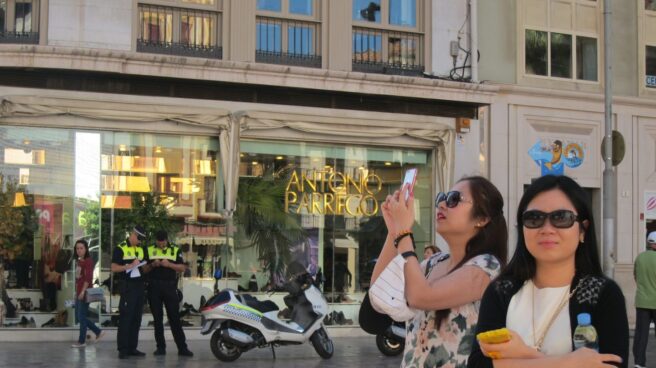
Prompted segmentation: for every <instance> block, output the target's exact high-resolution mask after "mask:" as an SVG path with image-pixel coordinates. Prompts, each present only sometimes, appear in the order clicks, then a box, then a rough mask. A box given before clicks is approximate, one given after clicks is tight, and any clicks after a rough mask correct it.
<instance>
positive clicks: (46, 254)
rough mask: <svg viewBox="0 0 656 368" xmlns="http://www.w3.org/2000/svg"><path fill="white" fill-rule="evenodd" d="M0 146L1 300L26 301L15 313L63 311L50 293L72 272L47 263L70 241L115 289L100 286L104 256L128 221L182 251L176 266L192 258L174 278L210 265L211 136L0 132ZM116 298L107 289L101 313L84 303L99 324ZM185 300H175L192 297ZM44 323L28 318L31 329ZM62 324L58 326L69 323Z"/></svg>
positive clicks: (216, 223) (68, 290)
mask: <svg viewBox="0 0 656 368" xmlns="http://www.w3.org/2000/svg"><path fill="white" fill-rule="evenodd" d="M0 147H3V148H4V149H1V150H0V178H1V179H0V181H1V183H2V184H1V185H0V223H2V224H3V225H4V229H5V231H3V232H0V268H3V267H4V270H5V271H7V270H9V271H8V272H1V273H0V277H4V281H6V283H5V286H7V292H8V294H9V297H11V298H13V299H14V300H17V299H16V298H17V297H20V298H28V297H29V298H32V301H31V303H29V301H28V302H26V303H25V304H24V305H22V307H23V308H22V309H23V311H34V310H35V309H39V310H40V311H41V312H54V311H57V310H63V309H64V308H65V306H64V299H65V298H60V297H59V296H61V295H73V293H74V288H75V285H74V281H75V277H68V276H66V277H64V276H63V275H67V274H68V273H67V272H68V271H72V270H74V267H72V268H63V269H61V270H59V271H57V272H55V270H56V269H57V262H56V259H57V254H58V252H59V250H60V249H72V248H73V245H74V243H75V240H76V239H81V238H83V239H86V240H87V241H88V242H89V251H90V254H91V257H92V259H93V261H94V270H93V279H94V280H99V281H100V282H104V281H106V282H107V284H106V285H107V287H108V288H109V287H117V285H112V284H111V282H110V280H111V279H110V276H111V272H110V270H109V267H110V259H111V253H112V251H113V250H114V247H115V246H116V245H117V244H118V243H120V242H121V241H123V240H125V238H126V230H128V229H130V228H132V227H133V226H134V225H135V223H138V222H141V224H142V225H144V226H145V227H146V230H147V231H148V233H149V234H152V232H153V231H155V230H158V229H165V230H168V233H169V238H170V240H171V241H172V242H174V243H176V244H178V245H179V246H181V247H183V248H184V247H185V244H187V246H186V249H187V250H188V251H185V252H186V253H185V257H190V258H186V259H194V260H198V261H194V262H192V263H191V264H190V265H189V266H190V270H191V271H192V272H193V273H192V274H190V275H187V277H185V278H184V279H188V278H190V277H191V276H192V275H193V277H197V276H198V274H199V270H201V271H202V272H204V275H207V276H209V275H210V271H211V270H212V268H213V267H219V265H218V264H217V265H215V266H214V265H212V262H211V259H212V257H213V256H216V254H218V246H217V245H218V244H219V243H220V242H223V244H225V231H224V230H225V228H223V229H222V228H221V226H223V223H222V222H220V220H221V218H222V217H221V215H220V214H219V213H218V209H219V208H220V206H221V204H220V203H219V199H220V198H219V196H218V195H217V193H221V192H222V189H221V187H220V184H219V183H218V181H217V168H218V152H219V149H218V140H217V139H215V138H210V137H199V136H184V135H178V136H170V135H158V134H137V133H123V132H86V131H76V130H70V129H48V128H26V127H11V126H2V127H0ZM144 219H147V221H144ZM221 233H223V236H222V235H221ZM9 239H11V240H12V241H11V242H8V240H9ZM7 244H10V245H11V246H10V247H8V246H7ZM147 244H149V242H147ZM191 244H193V246H190V245H191ZM201 245H202V246H201ZM210 245H213V248H212V251H211V252H208V251H207V248H209V246H210ZM224 248H226V247H224ZM224 250H226V251H227V249H224ZM208 254H209V255H210V256H209V258H206V255H208ZM223 259H227V256H225V257H224V258H223ZM206 261H207V262H206ZM203 270H204V271H203ZM202 272H201V273H202ZM115 279H116V277H115ZM15 289H21V291H20V294H16V293H15ZM189 290H192V289H191V288H190V289H189ZM32 291H34V294H31V292H32ZM116 291H117V290H115V293H113V294H112V293H111V292H110V290H108V289H107V291H106V292H105V296H106V300H107V301H108V303H107V304H105V303H103V308H102V310H100V309H99V305H98V306H93V305H92V308H93V309H96V313H98V314H99V315H100V321H99V322H100V323H102V322H105V321H106V320H109V319H110V316H109V314H108V313H116V312H117V311H118V304H119V303H118V294H117V293H116ZM188 293H189V291H187V290H185V298H186V299H185V302H189V303H192V302H194V301H195V302H197V299H199V298H200V295H193V292H192V293H190V294H189V295H187V294H188ZM40 299H41V300H44V302H42V303H39V300H40ZM51 317H52V314H49V313H36V314H35V315H34V319H35V324H36V326H35V327H41V326H42V325H43V324H45V323H46V322H47V321H48V320H49V319H50V318H51ZM70 317H71V318H70V319H69V320H67V321H65V322H66V323H68V324H69V326H73V324H74V323H75V322H74V319H73V318H72V316H70Z"/></svg>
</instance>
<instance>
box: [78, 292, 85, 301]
mask: <svg viewBox="0 0 656 368" xmlns="http://www.w3.org/2000/svg"><path fill="white" fill-rule="evenodd" d="M77 299H78V300H84V291H83V292H81V293H80V295H78V296H77Z"/></svg>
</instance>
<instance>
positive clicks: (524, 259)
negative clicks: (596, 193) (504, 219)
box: [499, 175, 602, 283]
mask: <svg viewBox="0 0 656 368" xmlns="http://www.w3.org/2000/svg"><path fill="white" fill-rule="evenodd" d="M553 189H558V190H560V191H561V192H563V193H564V194H565V196H567V198H568V199H569V200H570V202H572V205H573V206H574V208H575V209H576V213H577V214H578V221H579V224H580V225H579V226H581V227H583V221H585V220H588V227H587V228H585V229H584V231H585V242H583V243H579V246H578V247H577V248H576V253H575V256H574V257H575V267H576V273H577V274H578V275H579V276H584V275H594V276H601V275H602V270H601V265H600V262H599V253H598V251H597V237H596V235H595V226H594V219H593V218H592V207H591V204H590V202H589V201H588V199H587V197H586V193H585V191H584V190H583V188H581V186H580V185H579V184H578V183H577V182H575V181H574V180H573V179H571V178H569V177H567V176H553V175H547V176H543V177H541V178H539V179H537V180H535V181H534V182H533V184H531V185H530V186H529V187H528V188H527V189H526V191H525V192H524V195H523V196H522V199H521V200H520V201H519V207H518V208H517V247H516V248H515V254H513V257H512V259H511V260H510V262H509V263H508V266H507V267H506V268H505V269H504V270H502V271H501V275H500V276H499V277H506V278H512V279H514V280H517V281H519V282H521V283H523V282H524V281H526V280H529V279H532V278H533V277H534V276H535V270H536V263H535V257H533V255H532V254H531V253H529V251H528V248H526V241H525V239H524V231H523V227H524V225H523V223H522V214H524V211H526V208H527V207H528V204H529V203H530V202H531V201H532V200H533V198H535V197H536V196H537V195H538V194H540V193H543V192H547V191H550V190H553Z"/></svg>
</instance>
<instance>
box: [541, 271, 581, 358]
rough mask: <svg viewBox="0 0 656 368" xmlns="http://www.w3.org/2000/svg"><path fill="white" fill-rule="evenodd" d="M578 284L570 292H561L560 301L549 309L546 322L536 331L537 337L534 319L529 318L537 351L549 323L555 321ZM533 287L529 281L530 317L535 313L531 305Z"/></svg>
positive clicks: (549, 326)
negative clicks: (537, 333) (538, 333)
mask: <svg viewBox="0 0 656 368" xmlns="http://www.w3.org/2000/svg"><path fill="white" fill-rule="evenodd" d="M579 285H580V283H579V284H578V285H576V287H575V288H574V290H572V291H571V292H570V293H565V294H563V297H562V299H561V301H560V303H558V305H557V306H556V308H554V309H553V310H552V311H551V313H550V314H549V319H547V321H546V324H543V325H542V326H540V327H539V330H538V331H541V332H540V335H539V336H540V337H539V338H536V337H537V335H536V332H537V331H536V330H535V321H534V320H531V323H533V339H534V340H533V341H534V343H535V346H534V347H535V348H536V349H537V350H538V351H541V349H542V344H543V343H544V339H545V338H546V337H547V332H549V329H550V328H551V325H553V323H554V322H555V321H556V318H557V317H558V315H559V314H560V311H562V310H563V308H564V307H565V306H566V305H567V303H569V300H570V299H571V298H572V296H574V294H576V290H578V288H579ZM534 289H535V285H534V284H533V283H531V319H533V318H534V315H533V313H535V312H534V305H533V304H534V303H535V299H534V297H533V293H534Z"/></svg>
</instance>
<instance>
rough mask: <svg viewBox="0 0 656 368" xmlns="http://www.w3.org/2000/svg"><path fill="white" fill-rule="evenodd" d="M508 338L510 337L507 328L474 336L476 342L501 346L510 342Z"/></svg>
mask: <svg viewBox="0 0 656 368" xmlns="http://www.w3.org/2000/svg"><path fill="white" fill-rule="evenodd" d="M510 337H511V335H510V331H508V329H507V328H500V329H498V330H492V331H486V332H481V333H479V334H478V335H476V338H477V339H478V341H482V342H484V343H486V344H501V343H503V342H508V341H510ZM490 354H491V353H490ZM492 359H494V358H492Z"/></svg>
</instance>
